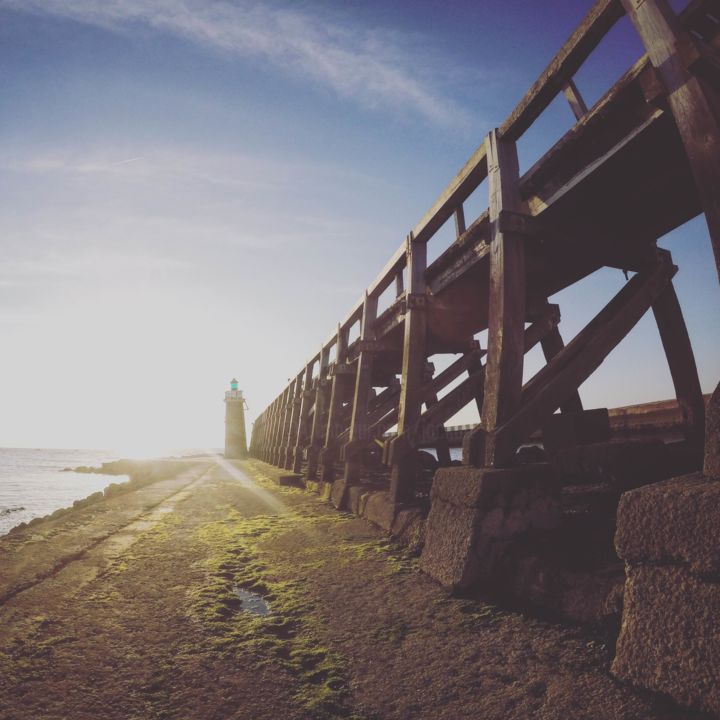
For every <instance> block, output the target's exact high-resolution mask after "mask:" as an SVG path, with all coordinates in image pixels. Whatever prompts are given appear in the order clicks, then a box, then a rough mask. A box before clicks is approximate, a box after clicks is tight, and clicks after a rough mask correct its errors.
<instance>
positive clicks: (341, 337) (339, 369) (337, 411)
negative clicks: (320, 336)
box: [320, 325, 348, 482]
mask: <svg viewBox="0 0 720 720" xmlns="http://www.w3.org/2000/svg"><path fill="white" fill-rule="evenodd" d="M347 343H348V329H346V328H343V327H342V326H340V325H338V330H337V340H336V341H335V347H336V351H335V366H334V367H333V368H332V376H333V378H332V389H331V391H330V404H329V407H328V419H327V427H326V430H325V446H324V447H323V449H322V451H321V452H320V479H321V480H323V481H325V482H332V481H333V480H334V479H335V461H336V459H337V446H336V440H337V436H338V435H339V434H340V432H341V428H340V416H341V415H342V409H343V404H344V401H345V398H346V396H347V394H348V393H347V385H348V374H347V366H346V365H345V360H346V359H347V358H346V356H347Z"/></svg>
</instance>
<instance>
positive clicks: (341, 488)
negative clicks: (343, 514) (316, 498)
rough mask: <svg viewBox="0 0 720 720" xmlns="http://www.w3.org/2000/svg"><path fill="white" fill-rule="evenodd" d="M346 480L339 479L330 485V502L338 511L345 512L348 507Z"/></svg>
mask: <svg viewBox="0 0 720 720" xmlns="http://www.w3.org/2000/svg"><path fill="white" fill-rule="evenodd" d="M348 490H349V488H348V484H347V480H345V479H344V478H340V479H339V480H335V481H334V482H333V483H332V484H331V489H330V502H331V503H332V505H333V507H335V508H337V509H338V510H346V509H347V508H348V507H349V502H348V501H349V498H348V494H347V493H348Z"/></svg>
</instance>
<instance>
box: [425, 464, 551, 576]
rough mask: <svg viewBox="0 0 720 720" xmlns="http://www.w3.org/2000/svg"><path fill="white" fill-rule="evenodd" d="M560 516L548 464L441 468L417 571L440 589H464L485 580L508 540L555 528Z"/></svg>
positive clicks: (433, 491) (434, 486) (432, 494)
mask: <svg viewBox="0 0 720 720" xmlns="http://www.w3.org/2000/svg"><path fill="white" fill-rule="evenodd" d="M561 515H562V512H561V508H560V486H559V484H558V482H557V480H556V478H555V475H554V473H553V470H552V468H551V466H550V465H547V464H538V465H525V466H522V467H517V468H507V469H494V468H474V467H450V468H441V469H440V470H438V472H437V473H436V475H435V479H434V480H433V486H432V491H431V507H430V514H429V516H428V519H427V522H426V526H425V545H424V548H423V553H422V556H421V558H420V568H421V570H423V571H424V572H426V573H427V574H428V575H430V576H431V577H433V578H435V579H436V580H438V581H439V582H440V583H441V584H442V585H444V586H446V587H450V588H458V589H461V588H466V587H469V586H471V585H474V584H476V583H477V582H478V581H482V580H487V579H489V578H490V576H491V575H492V572H493V570H494V569H495V567H496V566H497V563H498V561H499V559H500V558H501V557H502V555H503V553H504V552H505V550H506V549H507V547H508V544H509V543H510V542H512V541H513V540H515V539H516V538H519V537H521V536H524V535H526V534H528V533H531V532H534V531H537V530H544V529H551V528H554V527H557V525H558V524H559V522H560V519H561Z"/></svg>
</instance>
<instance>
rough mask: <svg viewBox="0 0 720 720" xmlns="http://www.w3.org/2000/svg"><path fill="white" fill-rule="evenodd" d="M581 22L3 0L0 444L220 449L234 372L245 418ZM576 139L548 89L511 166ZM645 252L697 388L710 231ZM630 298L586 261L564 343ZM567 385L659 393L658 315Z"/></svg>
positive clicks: (598, 61) (605, 395)
mask: <svg viewBox="0 0 720 720" xmlns="http://www.w3.org/2000/svg"><path fill="white" fill-rule="evenodd" d="M674 4H675V7H676V8H677V7H678V6H679V5H682V2H678V3H674ZM590 6H591V2H590V0H548V1H547V2H543V3H538V2H534V1H530V0H517V1H516V2H512V3H508V2H507V1H506V0H476V1H473V2H465V1H460V0H455V1H453V0H450V1H446V2H441V1H440V0H415V1H414V2H408V1H401V0H397V1H396V2H392V3H388V2H384V1H383V0H363V1H362V2H359V1H350V0H348V1H346V2H338V1H337V0H336V1H335V2H330V0H302V1H296V2H282V1H277V2H274V1H272V0H268V1H267V2H252V1H246V0H0V79H1V81H2V87H3V102H2V103H1V104H0V247H1V248H2V263H0V299H1V302H0V331H1V332H2V335H3V344H2V347H3V350H2V354H0V370H1V371H2V372H1V373H0V446H26V447H28V446H29V447H88V448H90V447H98V448H116V449H123V450H124V449H127V450H128V451H144V450H155V449H158V450H159V449H161V448H181V447H219V446H221V445H222V443H223V433H224V430H223V420H224V407H223V404H222V398H223V393H224V391H225V390H226V389H227V388H228V383H229V380H230V379H231V378H232V377H237V378H238V380H239V382H240V387H241V388H242V389H243V390H244V391H245V395H246V397H247V402H248V404H249V413H248V415H249V420H250V421H251V420H252V419H253V418H254V417H255V416H256V415H257V414H259V413H260V412H261V411H262V409H263V408H264V407H265V406H266V405H267V404H268V402H270V401H271V400H272V399H273V398H274V397H275V396H276V395H277V393H278V392H280V391H281V390H282V388H283V386H284V384H285V382H286V381H287V379H288V378H289V377H290V376H292V375H295V374H296V373H297V372H298V371H299V370H300V369H301V367H302V365H303V364H304V362H305V361H306V360H307V359H308V358H309V357H310V356H312V355H313V354H314V353H315V352H316V351H317V349H318V348H319V345H320V343H321V341H322V340H324V339H326V338H327V337H328V336H329V334H330V333H331V332H332V330H333V328H334V327H335V325H336V323H337V322H338V320H340V319H342V318H344V316H345V315H346V313H347V311H348V310H349V308H350V307H351V306H352V304H353V303H354V302H355V301H356V300H357V298H358V297H359V296H360V294H361V292H362V291H363V289H364V288H365V287H366V285H367V284H368V283H369V282H370V281H371V280H372V279H373V277H374V276H375V275H376V274H377V272H378V271H379V270H380V268H381V267H382V265H383V264H384V263H385V261H386V260H387V259H388V258H389V257H390V255H391V254H392V253H393V251H394V250H395V249H396V248H397V247H398V246H399V245H400V243H401V242H402V240H403V238H404V237H405V235H406V234H407V232H408V231H409V230H410V229H411V228H412V227H413V226H414V225H415V224H416V222H417V221H418V220H419V219H420V218H421V217H422V215H423V214H424V212H425V210H427V208H428V207H429V206H430V205H431V204H432V202H433V201H434V200H435V198H436V197H437V195H438V194H439V193H440V191H441V190H442V189H443V188H444V186H445V185H446V184H447V183H448V182H449V180H450V179H451V178H452V176H453V175H454V174H455V173H456V172H457V171H458V169H459V168H460V167H461V166H462V165H463V164H464V162H465V161H466V160H467V158H468V157H469V156H470V154H471V153H472V152H473V151H474V149H475V148H476V147H477V146H478V145H479V144H481V143H482V142H483V138H484V136H485V135H486V134H487V132H488V131H489V130H490V129H491V128H493V127H495V126H498V125H500V124H501V123H502V121H503V120H504V118H505V117H506V116H507V115H508V114H509V112H510V111H511V110H512V108H513V107H514V106H515V104H516V103H517V102H518V101H519V100H520V98H521V97H522V96H523V94H524V93H525V91H526V90H527V89H528V87H529V86H530V85H531V84H532V82H533V81H534V80H535V78H536V77H537V76H538V75H539V74H540V72H541V71H542V69H543V68H544V66H545V65H546V64H547V62H548V61H549V60H550V59H551V58H552V56H553V55H554V54H555V52H556V51H557V50H558V49H559V47H560V46H561V44H562V43H563V42H564V41H565V40H566V39H567V37H568V36H569V35H570V33H571V32H572V30H573V29H574V28H575V26H576V25H577V24H578V23H579V22H580V20H581V19H582V17H583V16H584V14H585V13H586V12H587V10H588V9H589V8H590ZM641 54H642V50H641V47H640V43H639V41H638V39H637V37H636V36H635V34H634V32H633V30H632V28H631V27H630V26H629V23H628V22H627V19H624V20H623V21H622V22H621V23H619V24H618V26H617V27H616V28H615V29H614V30H613V31H612V32H611V33H610V34H609V35H608V37H607V38H606V39H605V41H604V42H603V44H602V45H601V46H600V47H599V48H598V50H597V51H596V53H595V54H594V55H593V56H592V57H591V58H590V59H589V60H588V62H587V63H586V65H585V66H584V67H583V69H582V70H581V71H580V73H579V74H578V75H577V77H576V81H577V84H578V86H579V87H580V90H581V92H582V93H583V95H584V96H585V99H586V100H587V102H588V103H589V104H591V103H593V102H595V101H596V100H597V99H598V98H599V97H601V95H602V94H603V92H604V91H605V90H607V89H608V88H609V87H610V86H611V85H612V84H613V82H614V81H615V80H616V79H617V78H618V77H619V76H620V75H621V74H622V72H623V71H624V70H625V69H626V68H627V67H628V66H629V65H630V64H631V63H632V62H633V61H634V60H636V59H637V58H638V57H639V56H640V55H641ZM572 123H573V118H572V114H571V112H570V110H569V108H568V106H567V104H566V103H565V102H564V100H563V99H562V97H561V98H558V99H557V100H556V101H555V102H554V103H553V104H552V105H551V107H550V108H549V109H548V110H547V111H546V112H545V113H544V114H543V116H542V117H541V118H540V120H539V121H538V122H537V123H536V125H535V126H534V127H533V128H532V130H531V131H529V132H528V133H527V135H526V137H525V138H523V140H522V141H521V143H520V144H519V154H520V162H521V170H522V169H527V168H528V167H529V166H530V165H531V164H532V162H533V161H534V160H535V159H537V158H538V157H540V155H541V154H542V153H543V152H545V151H546V150H547V149H548V148H549V147H550V146H551V145H552V143H553V142H554V141H555V140H557V139H558V138H559V137H561V136H562V134H563V133H564V132H565V131H566V130H567V129H569V128H570V127H571V126H572ZM486 204H487V203H486V202H483V200H482V199H480V200H478V201H476V205H477V206H476V207H468V208H467V209H466V215H467V217H468V221H470V220H471V219H472V218H473V217H475V216H477V214H479V212H480V211H481V210H482V209H484V206H486ZM481 205H482V207H481ZM450 240H451V237H450V235H449V234H448V230H447V229H444V230H443V231H441V232H440V233H439V235H438V236H437V237H436V238H434V239H433V240H432V241H431V244H430V247H429V249H428V250H429V255H430V257H431V258H432V257H435V256H437V255H438V254H440V252H442V250H443V249H444V248H445V247H446V246H447V244H448V243H449V242H450ZM661 244H662V245H663V246H664V247H668V248H669V249H670V250H671V251H672V252H673V256H674V258H675V262H676V263H677V264H678V265H679V266H680V268H681V270H680V273H679V274H678V276H677V277H676V288H677V291H678V295H679V297H680V300H681V304H682V306H683V309H684V311H685V313H686V319H687V322H688V327H689V330H690V334H691V338H692V340H693V342H694V346H695V352H696V359H697V362H698V367H699V371H700V376H701V382H702V385H703V390H704V391H705V392H710V391H711V390H712V389H713V388H714V386H715V384H716V383H717V379H718V376H720V352H719V350H720V348H719V344H720V343H719V342H718V337H717V333H712V332H708V328H711V327H717V315H718V308H720V289H719V286H718V281H717V276H716V274H715V270H714V265H713V260H712V254H711V250H710V243H709V240H708V237H707V230H706V227H705V224H704V220H703V218H702V217H700V218H696V219H695V220H693V221H691V222H690V223H688V224H687V225H685V226H684V227H682V228H679V229H677V230H676V231H674V232H673V233H672V234H671V235H670V236H668V237H666V238H664V239H663V240H662V241H661ZM623 282H624V280H623V278H622V275H621V273H619V271H615V270H605V271H601V272H599V273H597V274H596V275H595V276H593V277H591V278H589V279H588V280H586V281H584V282H583V283H581V284H580V285H578V286H577V287H574V288H571V289H569V290H567V291H564V293H562V294H561V295H560V296H559V297H558V298H557V299H556V301H557V302H560V303H561V309H562V310H563V321H562V324H561V329H562V331H563V334H564V335H565V337H566V338H570V337H572V335H573V334H574V333H575V332H577V330H579V329H580V328H581V327H582V326H583V325H584V324H585V323H586V322H587V321H588V320H589V319H590V317H591V314H592V313H593V312H594V311H596V310H597V309H599V308H600V307H602V305H603V304H604V303H605V302H606V301H607V300H609V299H610V297H611V296H612V294H614V293H615V292H616V291H617V290H618V289H619V288H620V287H621V285H622V283H623ZM538 362H539V361H538V359H537V357H535V356H531V357H529V358H528V370H527V372H528V373H530V372H532V371H534V369H537V364H538ZM581 394H582V395H583V398H584V400H585V402H586V405H587V406H590V407H594V406H597V407H599V406H609V407H613V406H617V405H623V404H628V403H634V402H644V401H650V400H657V399H663V398H668V397H672V395H673V390H672V385H671V382H670V377H669V373H668V371H667V367H666V364H665V361H664V356H663V355H662V348H661V346H660V343H659V339H658V337H657V329H656V328H655V327H654V325H653V320H652V317H651V316H648V317H646V318H644V319H643V321H641V323H640V324H639V326H638V327H637V328H636V329H635V331H634V332H633V333H632V334H631V335H630V336H629V337H628V338H627V339H626V340H625V341H624V343H623V344H622V345H621V346H620V347H619V348H618V349H617V350H616V351H615V352H614V353H613V354H612V355H611V356H610V358H609V359H608V360H607V361H606V362H605V364H604V365H603V366H602V368H601V369H600V371H599V372H598V373H597V374H596V375H595V376H593V378H591V379H590V380H589V381H588V382H587V383H586V384H585V385H584V386H583V388H582V389H581ZM473 420H474V418H473V416H472V411H470V410H468V411H465V413H461V414H460V415H459V416H458V417H457V418H456V419H455V420H454V421H457V422H472V421H473Z"/></svg>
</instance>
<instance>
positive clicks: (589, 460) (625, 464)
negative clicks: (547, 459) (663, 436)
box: [553, 440, 672, 491]
mask: <svg viewBox="0 0 720 720" xmlns="http://www.w3.org/2000/svg"><path fill="white" fill-rule="evenodd" d="M553 465H554V466H555V467H556V468H557V470H558V472H559V473H560V475H561V479H562V481H563V483H564V484H577V483H583V482H585V483H596V482H607V483H609V484H610V485H611V486H612V487H614V488H616V489H617V490H619V491H625V490H631V489H633V488H636V487H642V486H643V485H648V484H650V483H654V482H659V481H660V480H665V479H667V478H668V477H669V475H670V474H671V473H672V463H671V461H670V456H669V451H668V448H667V446H666V445H665V443H664V442H662V440H625V441H617V442H603V443H593V444H591V445H578V446H576V447H568V448H564V449H562V450H560V451H558V452H557V453H556V454H555V455H554V456H553Z"/></svg>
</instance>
